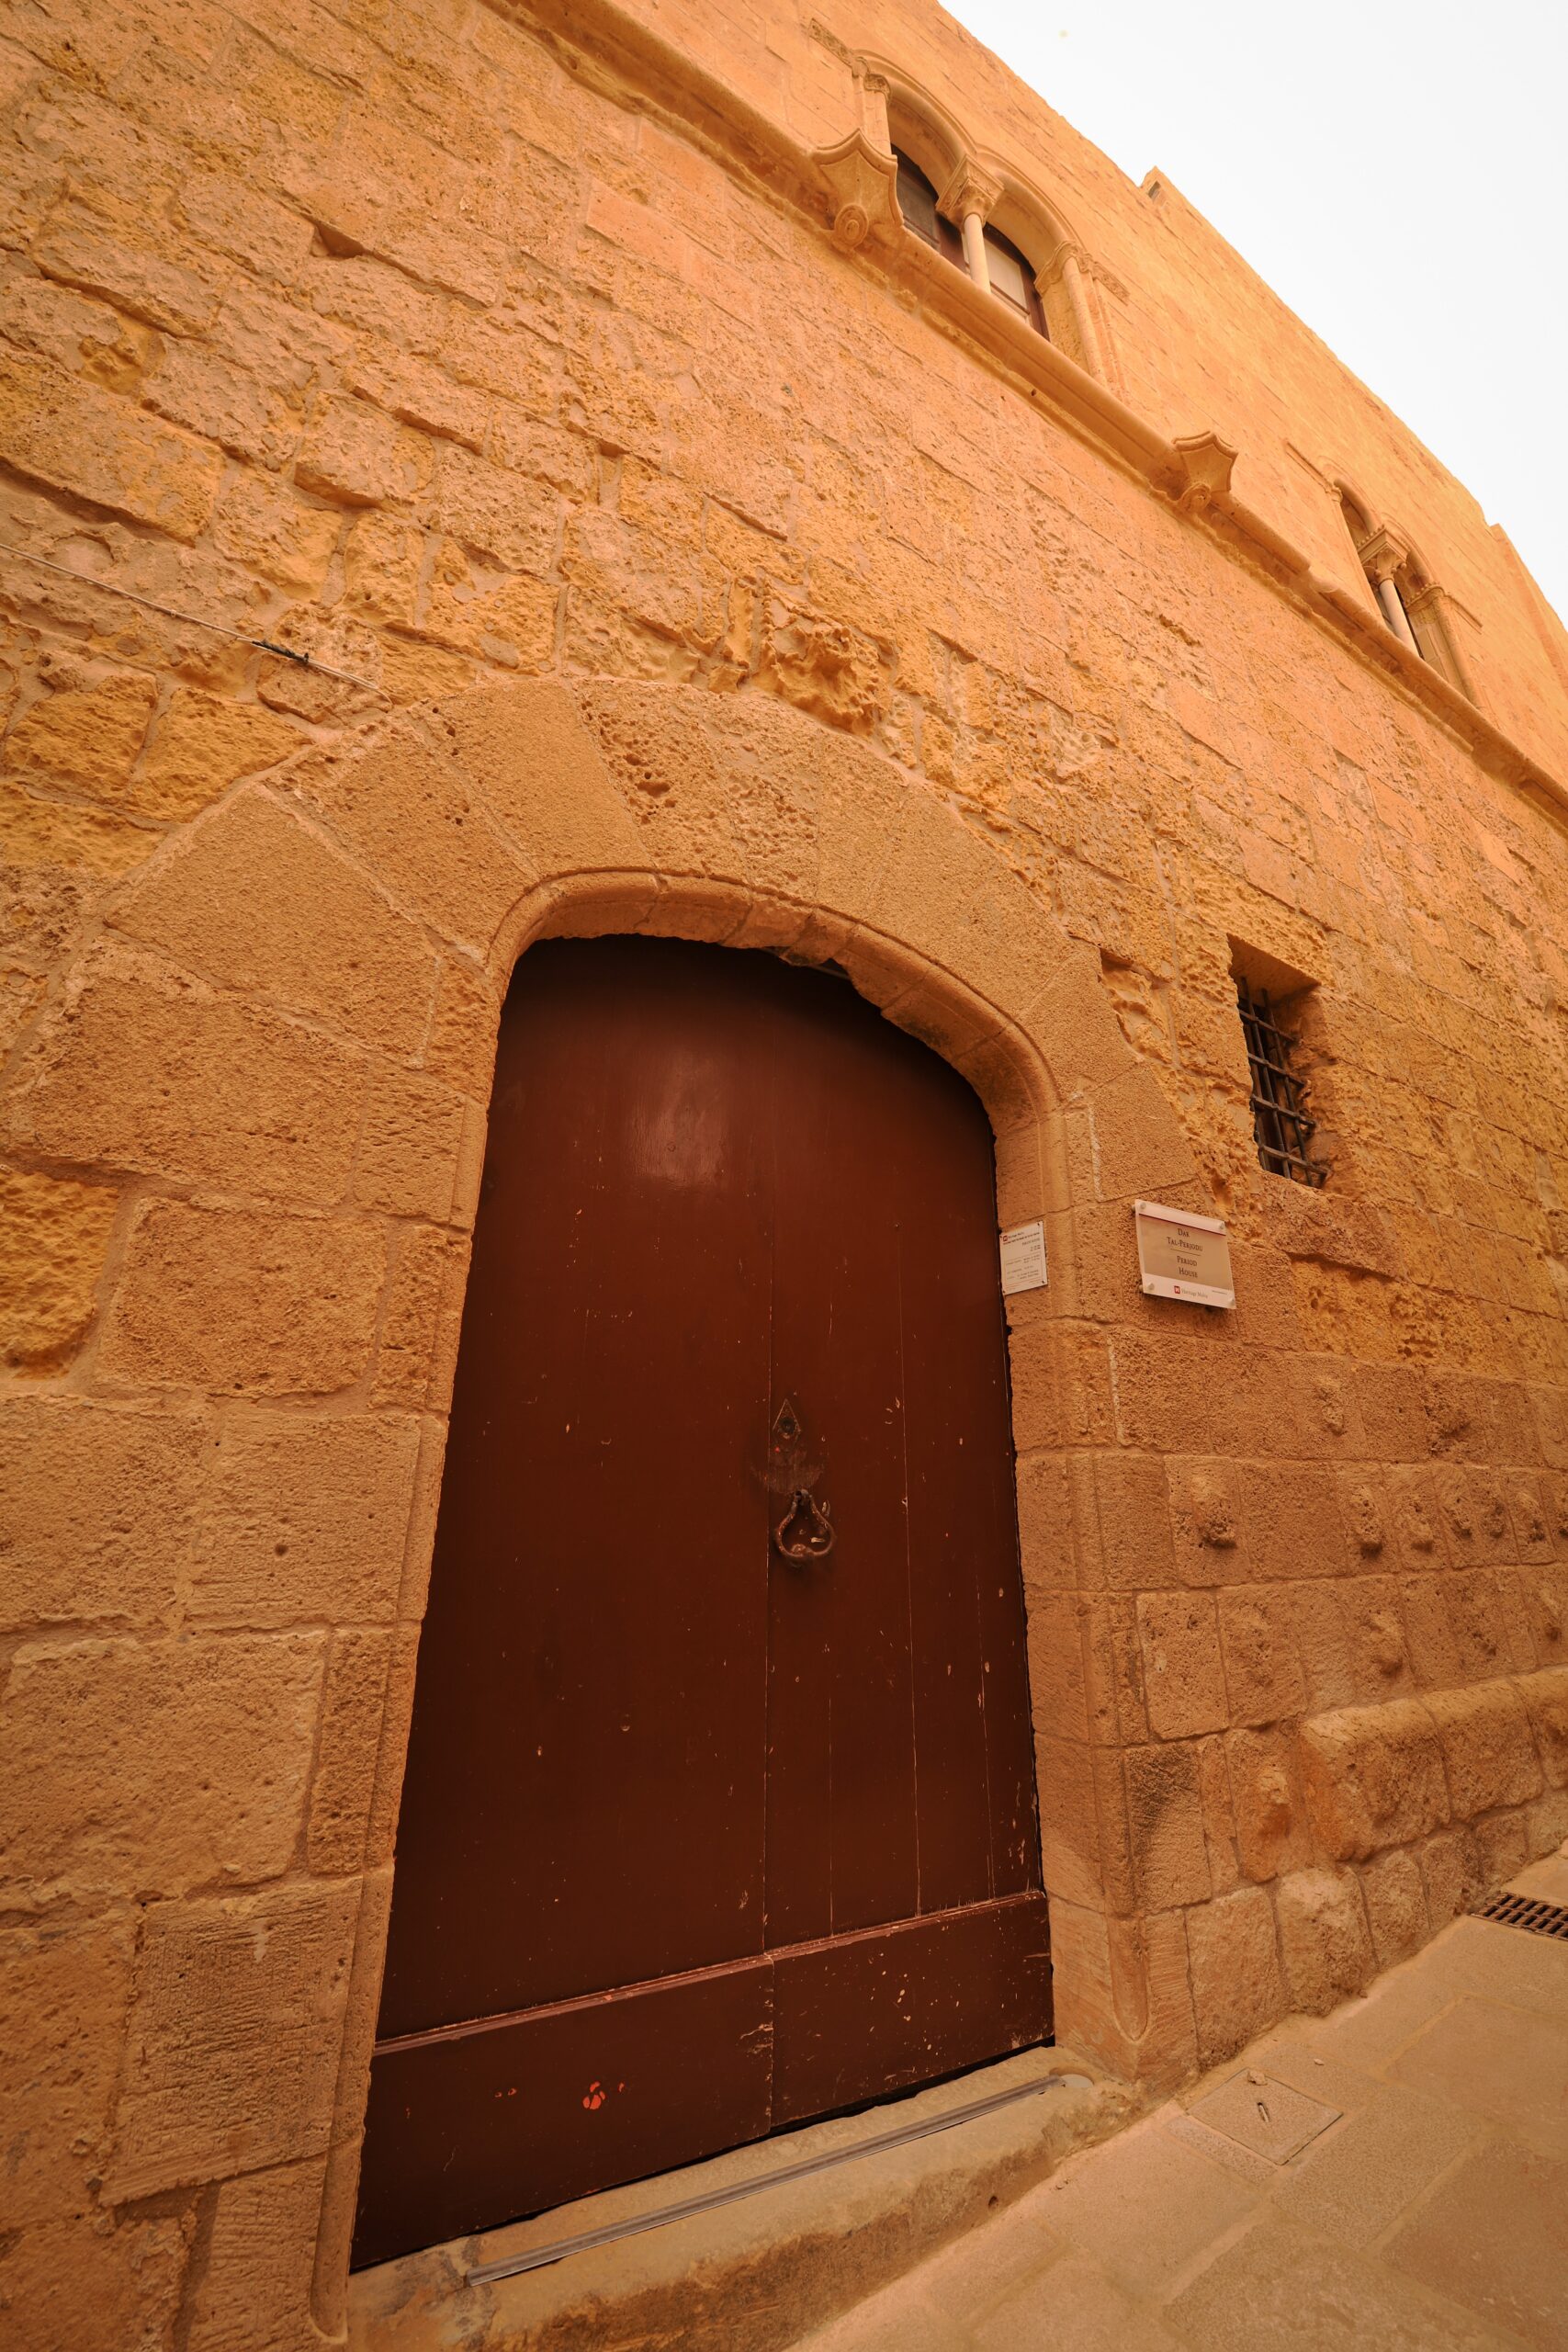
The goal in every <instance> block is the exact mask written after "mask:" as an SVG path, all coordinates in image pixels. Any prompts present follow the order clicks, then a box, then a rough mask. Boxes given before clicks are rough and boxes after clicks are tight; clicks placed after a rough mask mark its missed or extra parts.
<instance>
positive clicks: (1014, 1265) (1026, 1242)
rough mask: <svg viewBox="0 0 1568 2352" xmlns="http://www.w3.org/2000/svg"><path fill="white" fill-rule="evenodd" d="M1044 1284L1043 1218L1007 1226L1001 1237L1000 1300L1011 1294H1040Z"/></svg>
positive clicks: (1045, 1277) (1045, 1278)
mask: <svg viewBox="0 0 1568 2352" xmlns="http://www.w3.org/2000/svg"><path fill="white" fill-rule="evenodd" d="M1046 1281H1047V1276H1046V1272H1045V1220H1044V1218H1043V1217H1038V1216H1037V1217H1036V1218H1035V1219H1034V1222H1033V1223H1032V1225H1010V1226H1009V1227H1008V1229H1007V1231H1006V1232H1005V1233H1004V1234H1003V1235H1002V1296H1003V1297H1004V1298H1010V1297H1011V1296H1012V1295H1013V1293H1014V1291H1015V1290H1043V1289H1044V1288H1045V1284H1046Z"/></svg>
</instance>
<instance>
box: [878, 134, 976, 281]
mask: <svg viewBox="0 0 1568 2352" xmlns="http://www.w3.org/2000/svg"><path fill="white" fill-rule="evenodd" d="M893 153H894V154H895V155H896V156H897V161H898V209H899V211H900V212H901V213H902V214H903V216H904V226H905V227H906V229H909V230H912V231H913V232H914V234H915V235H916V236H917V237H919V238H920V239H922V240H923V242H924V243H926V244H928V245H931V246H932V247H933V248H934V249H935V251H936V252H938V253H939V254H943V255H945V257H946V258H947V260H949V261H951V262H954V263H956V264H957V266H958V267H959V268H960V269H962V268H963V267H964V241H963V239H962V238H961V237H960V236H959V233H958V232H957V230H956V229H955V228H954V227H953V223H952V221H951V220H943V219H942V214H941V213H940V212H939V211H938V210H937V209H936V190H935V188H934V187H932V186H931V182H930V180H928V179H927V177H926V175H925V174H924V172H922V171H921V169H920V167H919V164H912V163H911V162H910V161H909V158H908V155H906V154H903V153H900V151H899V150H898V149H897V147H896V148H895V149H894V151H893Z"/></svg>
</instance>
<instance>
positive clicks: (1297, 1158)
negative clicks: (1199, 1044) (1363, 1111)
mask: <svg viewBox="0 0 1568 2352" xmlns="http://www.w3.org/2000/svg"><path fill="white" fill-rule="evenodd" d="M1235 993H1236V1005H1237V1008H1238V1010H1239V1012H1240V1013H1241V1028H1242V1035H1243V1036H1244V1037H1245V1038H1246V1039H1247V1068H1248V1069H1249V1071H1250V1073H1251V1078H1252V1095H1251V1101H1252V1132H1253V1134H1254V1136H1256V1137H1257V1140H1258V1159H1259V1160H1260V1161H1261V1163H1262V1165H1263V1166H1264V1167H1265V1168H1267V1169H1268V1170H1269V1173H1270V1175H1273V1176H1289V1177H1290V1178H1291V1179H1292V1181H1293V1182H1295V1183H1298V1184H1321V1183H1323V1182H1325V1180H1326V1178H1327V1175H1328V1166H1327V1162H1326V1161H1325V1160H1322V1159H1314V1158H1313V1156H1312V1139H1313V1136H1314V1133H1315V1131H1316V1122H1315V1121H1314V1120H1313V1119H1311V1118H1310V1117H1309V1116H1308V1115H1307V1107H1306V1089H1305V1087H1304V1085H1303V1082H1302V1080H1300V1079H1299V1078H1298V1077H1297V1076H1296V1074H1295V1072H1294V1071H1293V1070H1292V1068H1291V1057H1292V1053H1293V1052H1294V1050H1295V1045H1296V1041H1295V1039H1294V1038H1293V1037H1292V1035H1290V1032H1289V1031H1288V1030H1287V1029H1284V1028H1282V1027H1281V1026H1280V1019H1279V1014H1278V1012H1277V1010H1276V1008H1275V1007H1274V1006H1273V1005H1271V1004H1270V1003H1269V991H1268V989H1252V988H1249V987H1248V986H1247V982H1246V981H1245V980H1242V979H1238V980H1237V982H1236V984H1235Z"/></svg>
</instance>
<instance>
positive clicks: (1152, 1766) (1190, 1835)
mask: <svg viewBox="0 0 1568 2352" xmlns="http://www.w3.org/2000/svg"><path fill="white" fill-rule="evenodd" d="M1124 1769H1125V1772H1126V1782H1127V1819H1128V1826H1129V1832H1130V1835H1131V1838H1132V1847H1133V1860H1134V1871H1135V1872H1136V1881H1137V1894H1138V1902H1139V1904H1140V1905H1142V1906H1143V1907H1144V1908H1145V1909H1147V1910H1150V1911H1161V1910H1167V1909H1169V1908H1172V1907H1174V1906H1175V1905H1179V1904H1184V1903H1202V1902H1204V1901H1206V1900H1207V1898H1208V1895H1209V1894H1210V1891H1211V1880H1210V1877H1209V1859H1208V1849H1207V1847H1206V1845H1205V1842H1204V1837H1203V1808H1202V1804H1201V1798H1200V1795H1199V1789H1198V1757H1197V1751H1196V1749H1195V1747H1193V1746H1192V1744H1191V1743H1190V1741H1186V1740H1184V1741H1182V1742H1180V1743H1179V1744H1177V1743H1175V1742H1172V1743H1171V1744H1169V1745H1168V1746H1157V1747H1133V1748H1129V1749H1128V1750H1127V1753H1126V1758H1125V1767H1124Z"/></svg>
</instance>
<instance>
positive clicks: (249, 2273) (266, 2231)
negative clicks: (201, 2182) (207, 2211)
mask: <svg viewBox="0 0 1568 2352" xmlns="http://www.w3.org/2000/svg"><path fill="white" fill-rule="evenodd" d="M326 2170H327V2159H326V2158H325V2157H324V2156H314V2157H312V2158H310V2161H309V2162H307V2163H305V2164H298V2165H280V2166H279V2167H278V2169H277V2170H276V2172H264V2173H250V2174H247V2175H246V2176H245V2177H243V2179H240V2180H226V2181H225V2182H224V2183H223V2184H222V2186H221V2188H220V2189H219V2191H218V2196H217V2201H216V2204H215V2206H214V2209H213V2215H212V2234H211V2237H210V2238H209V2241H208V2245H207V2259H206V2262H205V2265H204V2266H203V2268H202V2272H201V2277H200V2280H199V2283H198V2284H197V2286H196V2288H195V2290H194V2291H193V2293H192V2296H191V2301H190V2334H189V2335H188V2337H187V2338H186V2345H187V2347H188V2352H304V2347H305V2346H308V2345H309V2344H310V2340H311V2337H312V2336H313V2335H314V2334H315V2330H314V2328H313V2327H312V2326H311V2323H310V2286H311V2277H312V2272H313V2269H314V2263H315V2252H316V2231H317V2225H318V2222H319V2221H320V2217H321V2198H322V2192H323V2189H324V2187H325V2181H326Z"/></svg>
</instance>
